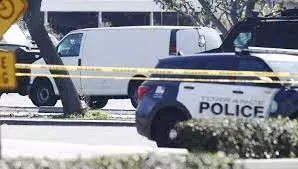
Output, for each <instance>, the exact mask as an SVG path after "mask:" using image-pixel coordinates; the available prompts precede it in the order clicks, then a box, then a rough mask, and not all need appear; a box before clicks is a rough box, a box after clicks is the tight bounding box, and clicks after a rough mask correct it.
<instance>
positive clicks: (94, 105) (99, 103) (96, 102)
mask: <svg viewBox="0 0 298 169" xmlns="http://www.w3.org/2000/svg"><path fill="white" fill-rule="evenodd" d="M108 101H109V99H106V98H102V97H88V98H87V99H86V100H85V102H86V104H87V105H88V106H89V107H90V108H91V109H101V108H103V107H105V106H106V105H107V103H108Z"/></svg>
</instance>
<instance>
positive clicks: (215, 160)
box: [0, 154, 232, 169]
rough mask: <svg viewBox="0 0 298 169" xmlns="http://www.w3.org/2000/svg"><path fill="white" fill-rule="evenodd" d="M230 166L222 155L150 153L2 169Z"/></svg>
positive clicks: (27, 162)
mask: <svg viewBox="0 0 298 169" xmlns="http://www.w3.org/2000/svg"><path fill="white" fill-rule="evenodd" d="M231 166H232V158H231V157H226V156H225V155H223V154H197V155H193V154H189V155H168V154H165V155H158V154H147V155H122V156H106V157H98V158H91V159H81V158H78V159H74V160H53V159H34V158H18V159H5V160H2V161H1V160H0V168H1V169H157V168H158V169H199V168H208V169H229V168H231Z"/></svg>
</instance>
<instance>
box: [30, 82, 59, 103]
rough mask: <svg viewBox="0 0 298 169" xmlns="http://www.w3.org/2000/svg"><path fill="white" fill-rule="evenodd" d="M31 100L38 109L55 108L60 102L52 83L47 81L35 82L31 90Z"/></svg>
mask: <svg viewBox="0 0 298 169" xmlns="http://www.w3.org/2000/svg"><path fill="white" fill-rule="evenodd" d="M29 98H30V99H31V101H32V103H33V104H34V105H35V106H37V107H40V106H55V104H56V103H57V100H58V97H57V96H56V95H55V93H54V89H53V87H52V85H51V83H50V82H49V81H47V80H38V81H35V82H34V83H33V85H32V88H31V90H30V93H29Z"/></svg>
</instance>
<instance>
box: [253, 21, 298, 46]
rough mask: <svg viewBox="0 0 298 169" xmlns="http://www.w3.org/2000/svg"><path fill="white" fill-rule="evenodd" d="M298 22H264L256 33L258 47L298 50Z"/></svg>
mask: <svg viewBox="0 0 298 169" xmlns="http://www.w3.org/2000/svg"><path fill="white" fill-rule="evenodd" d="M297 29H298V24H297V22H290V21H288V22H286V21H279V22H268V21H267V22H264V23H261V24H260V25H259V26H258V28H257V31H256V46H258V47H272V48H286V49H298V45H297V43H296V42H297V40H298V32H297Z"/></svg>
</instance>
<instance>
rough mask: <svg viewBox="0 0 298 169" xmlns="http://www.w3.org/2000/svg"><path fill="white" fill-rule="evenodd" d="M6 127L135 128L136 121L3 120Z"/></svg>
mask: <svg viewBox="0 0 298 169" xmlns="http://www.w3.org/2000/svg"><path fill="white" fill-rule="evenodd" d="M0 124H6V125H39V126H112V127H117V126H119V127H134V126H135V122H134V121H127V120H126V121H122V120H62V119H61V120H60V119H59V120H52V119H8V118H5V119H1V120H0Z"/></svg>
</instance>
